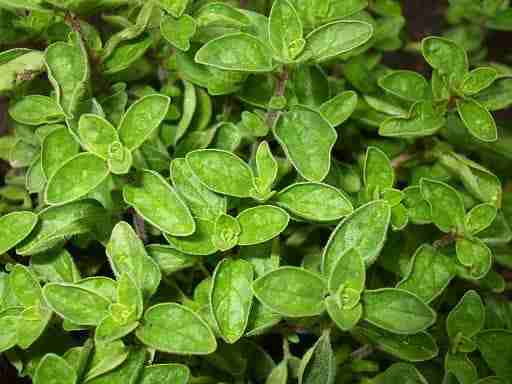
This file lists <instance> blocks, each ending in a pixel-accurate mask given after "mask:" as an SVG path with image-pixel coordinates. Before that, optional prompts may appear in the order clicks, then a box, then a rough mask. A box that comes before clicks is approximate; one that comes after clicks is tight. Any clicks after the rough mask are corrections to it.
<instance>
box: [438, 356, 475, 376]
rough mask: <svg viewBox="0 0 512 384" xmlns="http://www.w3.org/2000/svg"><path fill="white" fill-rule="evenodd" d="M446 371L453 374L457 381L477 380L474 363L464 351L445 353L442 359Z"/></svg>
mask: <svg viewBox="0 0 512 384" xmlns="http://www.w3.org/2000/svg"><path fill="white" fill-rule="evenodd" d="M444 369H445V372H446V373H451V374H453V375H454V376H455V377H456V378H457V381H458V382H459V383H474V382H475V381H476V380H478V372H477V370H476V367H475V365H474V364H473V363H472V361H471V360H469V358H468V356H467V355H466V354H464V353H457V354H455V353H447V354H446V356H445V360H444Z"/></svg>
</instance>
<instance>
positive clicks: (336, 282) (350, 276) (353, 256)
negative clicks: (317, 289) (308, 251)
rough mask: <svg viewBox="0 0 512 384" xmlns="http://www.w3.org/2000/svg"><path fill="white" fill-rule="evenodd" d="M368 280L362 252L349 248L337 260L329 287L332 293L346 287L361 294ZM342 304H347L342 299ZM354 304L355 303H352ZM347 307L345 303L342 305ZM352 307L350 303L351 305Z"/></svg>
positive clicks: (330, 276)
mask: <svg viewBox="0 0 512 384" xmlns="http://www.w3.org/2000/svg"><path fill="white" fill-rule="evenodd" d="M365 280H366V267H365V265H364V259H363V257H362V256H361V254H360V253H359V252H358V251H357V250H356V249H355V248H352V249H349V250H347V252H345V253H344V254H343V255H341V257H340V258H339V259H338V261H337V262H336V264H335V266H334V268H333V269H332V272H331V274H330V275H329V281H328V287H329V291H330V292H331V294H333V295H334V294H336V293H338V292H342V293H341V294H342V295H343V291H344V290H346V289H350V290H352V291H354V294H361V293H362V292H363V290H364V286H365ZM340 304H345V303H344V302H343V301H342V300H340ZM352 306H353V305H352ZM342 307H343V308H345V305H342ZM349 307H350V305H349Z"/></svg>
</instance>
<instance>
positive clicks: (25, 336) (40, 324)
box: [16, 305, 52, 349]
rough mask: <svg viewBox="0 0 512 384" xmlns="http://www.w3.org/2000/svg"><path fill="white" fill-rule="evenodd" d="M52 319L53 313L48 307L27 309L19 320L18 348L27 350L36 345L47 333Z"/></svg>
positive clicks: (37, 306)
mask: <svg viewBox="0 0 512 384" xmlns="http://www.w3.org/2000/svg"><path fill="white" fill-rule="evenodd" d="M51 317H52V311H51V310H50V309H48V308H46V307H42V306H39V305H35V306H32V307H28V308H25V309H24V310H23V312H21V314H20V316H19V318H18V329H17V331H16V336H17V337H16V340H17V344H18V346H19V347H20V348H22V349H27V348H29V347H30V346H31V345H32V344H34V343H35V342H36V341H37V339H39V337H40V336H41V335H42V334H43V332H44V331H45V329H46V326H47V325H48V323H49V322H50V319H51Z"/></svg>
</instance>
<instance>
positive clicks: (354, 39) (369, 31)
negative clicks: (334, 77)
mask: <svg viewBox="0 0 512 384" xmlns="http://www.w3.org/2000/svg"><path fill="white" fill-rule="evenodd" d="M372 35H373V27H372V26H371V25H370V24H368V23H366V22H362V21H356V20H340V21H335V22H332V23H329V24H325V25H322V26H321V27H318V28H317V29H315V30H313V31H311V32H310V33H309V34H308V35H307V36H306V45H305V47H304V51H303V52H302V54H301V55H300V56H299V57H298V58H297V60H299V61H312V62H316V63H319V62H322V61H326V60H329V59H332V58H334V57H336V56H338V55H341V54H342V53H347V52H350V51H352V50H353V49H355V48H357V47H359V46H361V45H363V44H365V43H366V42H367V41H368V40H370V38H371V37H372Z"/></svg>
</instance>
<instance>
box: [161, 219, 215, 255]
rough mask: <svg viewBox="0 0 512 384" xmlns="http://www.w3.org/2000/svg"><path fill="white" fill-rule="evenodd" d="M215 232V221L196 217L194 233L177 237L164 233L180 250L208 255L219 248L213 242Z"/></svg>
mask: <svg viewBox="0 0 512 384" xmlns="http://www.w3.org/2000/svg"><path fill="white" fill-rule="evenodd" d="M214 233H215V223H214V222H212V221H209V220H205V219H199V218H198V219H196V231H195V232H194V234H193V235H191V236H187V237H177V236H171V235H168V234H166V233H164V237H165V239H166V240H167V241H168V242H169V244H170V245H171V246H172V247H174V248H175V249H177V250H178V251H181V252H183V253H187V254H190V255H198V256H206V255H211V254H212V253H215V252H217V250H218V249H217V247H216V246H215V244H214V243H213V236H214Z"/></svg>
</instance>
